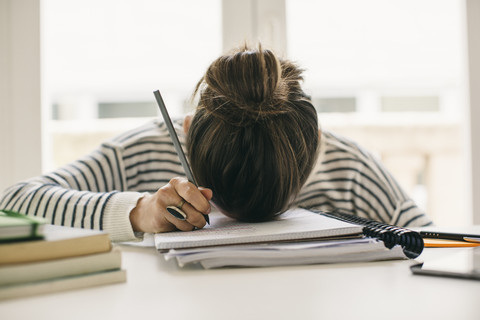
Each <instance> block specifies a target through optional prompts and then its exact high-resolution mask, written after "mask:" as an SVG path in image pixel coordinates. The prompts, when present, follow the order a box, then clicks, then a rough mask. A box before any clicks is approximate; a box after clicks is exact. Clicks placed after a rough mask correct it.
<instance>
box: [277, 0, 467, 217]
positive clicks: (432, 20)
mask: <svg viewBox="0 0 480 320" xmlns="http://www.w3.org/2000/svg"><path fill="white" fill-rule="evenodd" d="M286 7H287V10H286V20H287V22H286V25H287V39H288V41H287V52H288V57H289V58H290V59H292V60H295V61H297V62H298V63H299V64H300V65H301V66H302V67H304V68H305V69H306V73H305V78H306V81H305V88H306V90H307V94H309V95H311V96H312V98H313V102H314V104H315V105H316V108H317V110H318V111H319V113H320V122H321V124H322V128H324V129H326V130H328V129H331V130H333V131H336V132H338V133H340V134H343V135H345V136H347V137H350V138H352V139H354V140H356V141H358V142H359V143H360V144H361V145H363V146H365V147H366V148H367V149H369V150H372V151H373V152H374V153H375V154H376V155H377V156H378V157H380V158H381V159H382V161H383V163H384V164H385V165H386V166H387V168H389V169H390V171H392V173H393V174H394V176H395V177H396V178H397V179H398V180H399V182H400V183H401V184H402V186H403V187H404V188H405V189H406V191H407V192H408V193H409V194H410V195H412V196H413V197H414V199H415V200H416V201H417V203H418V204H419V205H420V206H421V207H423V208H424V209H425V210H426V211H427V213H428V214H429V215H431V216H432V217H433V218H434V220H435V221H436V223H438V224H451V225H453V224H463V223H468V216H467V215H466V214H465V215H463V216H462V214H461V213H460V212H467V211H468V208H466V207H464V205H465V203H468V199H464V196H465V194H466V192H465V190H464V189H465V188H464V186H466V184H467V183H466V177H465V175H464V172H463V169H462V168H463V167H464V165H465V163H466V161H465V159H466V158H465V153H466V152H465V150H464V149H463V147H464V145H465V144H464V143H462V135H463V133H462V127H463V123H464V122H463V121H465V119H464V117H465V110H466V108H465V106H464V103H465V101H466V99H465V96H464V94H465V92H466V88H465V87H464V85H463V83H464V81H463V79H464V77H465V75H464V73H463V65H464V63H465V61H464V59H463V50H462V45H463V43H462V36H463V34H462V26H463V24H464V20H463V16H462V8H463V4H462V1H460V0H422V1H415V0H393V1H383V0H362V1H356V0H335V1H334V0H332V1H312V0H287V1H286ZM445 185H448V186H449V188H448V190H447V191H446V190H445V189H446V188H445ZM452 212H457V213H458V214H456V215H455V217H453V216H452V214H451V213H452Z"/></svg>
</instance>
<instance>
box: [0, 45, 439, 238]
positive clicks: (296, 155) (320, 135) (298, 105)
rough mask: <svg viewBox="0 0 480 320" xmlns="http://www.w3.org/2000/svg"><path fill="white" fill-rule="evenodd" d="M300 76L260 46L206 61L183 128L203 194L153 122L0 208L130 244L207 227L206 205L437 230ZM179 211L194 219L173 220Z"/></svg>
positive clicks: (7, 196) (13, 195) (15, 194)
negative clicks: (138, 235)
mask: <svg viewBox="0 0 480 320" xmlns="http://www.w3.org/2000/svg"><path fill="white" fill-rule="evenodd" d="M301 73H302V70H300V69H299V68H298V67H297V66H296V65H294V64H293V63H291V62H290V61H287V60H281V59H279V58H277V57H276V56H275V55H274V54H273V53H272V52H271V51H270V50H263V49H262V48H261V47H260V48H258V49H250V48H247V47H244V48H242V49H239V50H237V51H235V52H232V53H231V54H228V55H224V56H221V57H219V58H218V59H216V60H215V61H214V62H213V63H212V64H211V65H210V67H209V68H208V70H207V72H206V73H205V75H204V76H203V78H202V79H201V81H200V82H199V84H198V85H197V88H196V90H195V93H196V94H198V96H199V102H198V105H197V108H196V111H195V114H194V115H193V116H191V115H189V116H187V117H185V119H184V121H183V129H181V128H180V126H181V123H179V122H177V123H176V125H177V127H178V128H177V129H178V130H177V131H178V132H177V134H178V135H179V137H180V140H181V141H182V143H185V145H186V149H187V154H188V156H189V161H190V164H191V166H192V171H193V173H194V175H195V177H196V180H197V182H198V183H199V185H201V186H204V187H200V188H196V187H195V186H194V185H193V184H191V183H190V182H188V181H187V179H186V178H184V172H183V169H182V167H181V165H180V162H179V160H178V157H177V155H176V152H175V149H174V147H173V144H172V142H171V139H170V136H169V134H168V131H167V129H166V127H165V125H164V124H163V123H161V122H157V121H154V122H151V123H149V124H147V125H145V126H143V127H141V128H138V129H135V130H132V131H130V132H127V133H125V134H123V135H120V136H118V137H116V138H114V139H112V140H111V141H108V142H105V143H104V144H102V146H101V147H100V148H99V149H98V150H96V151H94V152H93V153H91V154H90V155H88V156H86V157H85V158H83V159H79V160H78V161H75V162H73V163H71V164H69V165H67V166H65V167H63V168H60V169H58V170H56V171H54V172H52V173H49V174H46V175H44V176H41V177H37V178H33V179H31V180H28V181H25V182H21V183H18V184H16V185H14V186H12V187H11V188H9V189H7V190H6V191H5V193H4V194H3V196H2V198H1V200H0V209H9V210H14V211H18V212H22V213H26V214H28V215H37V216H44V217H46V218H47V219H49V220H50V221H51V223H54V224H59V225H68V226H76V227H83V228H95V229H103V230H106V231H108V232H109V233H110V236H111V238H112V240H123V241H125V240H132V239H135V232H167V231H172V230H176V229H178V230H192V229H194V228H203V227H204V226H205V218H204V216H203V215H204V214H208V213H209V212H210V210H211V207H210V203H209V201H210V200H212V201H213V202H214V203H215V205H216V206H217V207H218V209H219V210H220V211H222V212H223V213H224V214H226V215H228V216H231V217H233V218H236V219H239V220H242V221H251V222H256V221H265V220H269V219H272V218H274V217H275V216H276V215H278V214H281V213H282V212H283V211H285V210H286V209H287V208H288V207H290V206H301V207H306V208H315V209H319V210H324V211H331V210H342V211H345V212H349V213H352V214H355V215H359V216H363V217H367V218H371V219H375V220H379V221H382V222H386V223H390V224H395V225H400V226H423V225H428V224H430V223H431V221H430V220H429V219H428V217H427V216H426V215H425V214H424V213H423V212H422V211H421V210H419V209H418V207H417V206H416V205H415V203H414V202H413V201H412V200H411V199H410V198H409V197H408V196H407V195H406V194H405V193H404V191H403V190H402V189H401V188H400V187H399V186H398V184H397V183H396V181H395V180H394V179H393V178H392V177H391V176H390V174H389V173H388V172H387V171H386V170H385V169H384V168H383V167H382V166H381V165H380V164H379V163H378V162H377V161H376V160H375V159H374V158H373V157H372V156H371V155H370V154H369V153H368V152H366V151H365V150H363V149H362V148H360V147H359V146H357V145H356V144H354V143H353V142H351V141H349V140H347V139H344V138H341V137H338V136H336V135H334V134H332V133H330V132H327V131H322V130H319V126H318V121H317V114H316V112H315V109H314V107H313V105H312V103H311V101H310V99H309V98H308V96H306V95H305V93H304V92H303V90H302V88H301V85H300V83H301V81H302V75H301ZM171 205H173V206H178V207H181V208H182V210H183V211H184V212H185V213H186V215H187V219H186V220H185V221H182V220H179V219H176V218H174V217H173V216H172V215H170V214H169V213H168V212H167V211H166V207H167V206H171Z"/></svg>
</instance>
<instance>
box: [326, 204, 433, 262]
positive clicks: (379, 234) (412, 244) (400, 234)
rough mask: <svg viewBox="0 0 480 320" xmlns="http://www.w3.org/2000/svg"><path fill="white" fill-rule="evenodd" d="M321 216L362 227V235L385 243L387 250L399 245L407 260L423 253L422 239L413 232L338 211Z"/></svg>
mask: <svg viewBox="0 0 480 320" xmlns="http://www.w3.org/2000/svg"><path fill="white" fill-rule="evenodd" d="M321 214H323V215H325V216H327V217H330V218H335V219H338V220H342V221H346V222H350V223H353V224H358V225H361V226H363V234H364V235H365V236H367V237H371V238H375V239H379V240H382V241H383V243H385V247H387V248H389V249H391V248H393V247H394V246H395V245H400V246H401V247H402V249H403V252H404V253H405V255H406V256H407V257H408V258H411V259H414V258H416V257H418V256H419V255H420V254H421V253H422V251H423V247H424V244H423V239H422V237H421V236H420V234H419V233H418V232H415V231H413V230H409V229H406V228H402V227H396V226H392V225H389V224H386V223H381V222H377V221H372V220H369V219H365V218H361V217H357V216H354V215H351V214H348V213H344V212H340V211H332V212H321Z"/></svg>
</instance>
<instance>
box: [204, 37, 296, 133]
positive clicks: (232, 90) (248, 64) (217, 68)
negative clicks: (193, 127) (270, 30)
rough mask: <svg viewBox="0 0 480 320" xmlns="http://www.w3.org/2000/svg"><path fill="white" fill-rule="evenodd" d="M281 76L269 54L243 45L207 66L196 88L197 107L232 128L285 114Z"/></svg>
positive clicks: (276, 62)
mask: <svg viewBox="0 0 480 320" xmlns="http://www.w3.org/2000/svg"><path fill="white" fill-rule="evenodd" d="M287 69H288V68H287ZM284 75H285V74H284V72H282V64H281V62H280V61H279V60H278V59H277V57H276V56H275V54H274V53H273V52H272V51H270V50H263V49H262V48H261V47H260V46H259V48H258V49H257V50H251V49H249V48H248V47H246V46H245V47H244V48H242V50H239V51H236V52H235V53H234V54H232V55H225V56H221V57H220V58H218V59H217V60H215V61H214V62H213V63H212V64H211V65H210V67H209V68H208V70H207V72H206V74H205V76H204V77H203V79H202V81H200V83H199V84H198V85H197V90H196V91H198V90H200V102H199V106H200V107H203V108H206V109H207V111H208V112H210V113H213V114H214V115H215V116H218V117H220V118H222V119H224V120H225V121H227V122H229V123H231V124H234V125H246V124H248V123H251V122H252V121H253V122H257V121H259V120H263V119H265V118H269V117H271V116H274V115H278V114H282V113H285V112H288V110H286V109H285V108H286V106H288V104H287V103H285V102H286V101H287V98H288V90H287V89H288V88H287V83H286V80H285V79H284V77H283V76H284ZM297 80H298V79H297ZM297 82H298V81H297Z"/></svg>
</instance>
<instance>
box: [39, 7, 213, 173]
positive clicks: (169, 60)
mask: <svg viewBox="0 0 480 320" xmlns="http://www.w3.org/2000/svg"><path fill="white" fill-rule="evenodd" d="M41 21H42V50H43V52H42V53H43V61H42V67H43V68H42V69H43V70H42V72H43V87H44V89H43V91H44V97H45V98H44V100H45V107H46V108H48V110H47V112H48V114H49V115H50V116H49V118H50V119H51V120H50V123H49V124H48V125H47V126H46V127H47V128H48V129H49V131H48V132H47V133H48V135H49V137H48V139H46V140H47V141H49V143H48V144H47V149H46V152H48V153H49V154H50V156H49V157H47V159H49V160H50V161H49V163H47V164H46V167H47V168H46V169H49V168H55V167H58V166H59V165H61V164H63V163H64V162H65V161H69V160H73V159H76V158H78V157H79V156H80V154H76V153H75V152H73V151H72V150H70V149H69V148H68V145H69V144H71V143H72V142H73V141H75V143H77V144H80V146H79V148H77V150H78V152H83V151H85V150H91V149H92V147H94V146H95V144H96V143H100V141H101V139H104V138H105V136H113V135H114V134H116V133H119V132H122V131H124V130H126V128H129V127H131V128H133V127H134V126H136V125H138V124H141V123H144V122H145V121H147V119H146V118H152V117H155V116H156V115H157V109H158V107H157V106H156V104H155V100H154V96H153V91H154V90H156V89H160V91H161V92H162V95H163V97H164V99H165V103H166V104H167V106H168V108H169V111H170V113H171V116H172V117H176V116H179V115H181V114H183V113H184V111H185V109H186V108H187V106H188V104H187V103H186V101H188V99H189V97H190V95H191V93H192V91H193V89H194V87H195V84H196V82H197V81H198V80H199V79H200V77H201V76H202V74H203V72H204V71H205V69H206V67H207V66H208V65H209V64H210V62H211V61H212V60H213V59H215V58H216V57H217V56H218V55H219V54H220V52H221V45H222V43H221V36H222V32H221V1H220V0H206V1H195V0H179V1H168V0H140V1H137V0H107V1H94V0H82V1H80V0H77V1H68V2H65V1H62V0H44V1H42V19H41ZM120 118H122V119H120ZM124 118H128V119H130V121H127V122H126V121H125V119H124ZM99 119H100V120H99ZM102 119H103V120H102ZM115 119H117V122H115V121H116V120H115ZM102 121H103V122H102ZM65 130H66V132H65ZM94 131H97V132H98V135H97V137H98V139H97V140H98V141H97V140H95V139H94V138H93V136H92V137H91V139H86V140H85V141H84V142H82V140H81V139H80V140H78V137H79V136H82V135H83V136H88V133H92V132H94ZM106 131H108V132H106ZM82 143H84V144H87V143H88V147H87V146H85V148H82V147H81V144H82ZM92 145H93V146H92ZM64 150H69V151H64ZM67 152H68V154H66V153H67ZM62 153H63V154H62Z"/></svg>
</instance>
